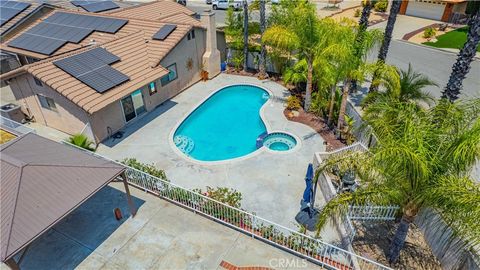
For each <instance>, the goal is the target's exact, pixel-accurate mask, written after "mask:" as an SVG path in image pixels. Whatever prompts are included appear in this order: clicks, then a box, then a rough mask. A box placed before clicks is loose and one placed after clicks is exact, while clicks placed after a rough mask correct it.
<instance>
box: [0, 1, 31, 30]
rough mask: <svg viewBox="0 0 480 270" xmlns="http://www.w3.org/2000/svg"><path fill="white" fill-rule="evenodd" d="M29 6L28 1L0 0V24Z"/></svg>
mask: <svg viewBox="0 0 480 270" xmlns="http://www.w3.org/2000/svg"><path fill="white" fill-rule="evenodd" d="M29 6H30V4H29V3H23V2H16V1H0V8H1V12H0V26H3V25H4V24H5V23H7V22H8V21H10V20H11V19H13V18H14V17H15V16H17V15H18V14H19V13H21V12H23V11H24V10H25V9H27V8H28V7H29Z"/></svg>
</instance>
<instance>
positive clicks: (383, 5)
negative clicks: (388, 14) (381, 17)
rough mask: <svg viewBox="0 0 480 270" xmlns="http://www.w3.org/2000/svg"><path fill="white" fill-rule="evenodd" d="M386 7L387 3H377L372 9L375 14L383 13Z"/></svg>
mask: <svg viewBox="0 0 480 270" xmlns="http://www.w3.org/2000/svg"><path fill="white" fill-rule="evenodd" d="M387 7H388V1H379V2H378V3H376V4H375V6H373V9H374V10H375V11H376V12H385V11H387Z"/></svg>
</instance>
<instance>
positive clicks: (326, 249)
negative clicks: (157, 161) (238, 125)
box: [66, 143, 391, 270]
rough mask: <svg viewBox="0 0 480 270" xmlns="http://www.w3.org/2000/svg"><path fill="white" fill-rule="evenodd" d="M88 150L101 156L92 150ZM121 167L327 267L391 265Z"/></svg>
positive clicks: (133, 178)
mask: <svg viewBox="0 0 480 270" xmlns="http://www.w3.org/2000/svg"><path fill="white" fill-rule="evenodd" d="M66 144H68V143H66ZM69 145H71V144H69ZM72 146H74V145H72ZM74 147H75V146H74ZM82 150H83V149H82ZM89 153H91V154H93V155H96V156H99V157H102V158H105V157H103V156H100V155H98V154H95V153H93V152H89ZM106 159H108V158H106ZM108 160H110V159H108ZM114 162H116V161H114ZM122 165H123V164H122ZM123 166H125V165H123ZM125 167H126V175H127V178H128V183H129V184H130V185H132V186H134V187H137V188H140V189H142V190H144V191H145V192H149V193H152V194H154V195H157V196H159V197H160V198H163V199H165V200H167V201H170V202H172V203H174V204H177V205H180V206H182V207H184V208H187V209H190V210H192V211H194V212H195V213H199V214H202V215H203V216H205V217H208V218H210V219H212V220H215V221H217V222H220V223H222V224H224V225H227V226H229V227H233V228H235V229H236V230H239V231H242V232H243V233H245V234H248V235H250V236H252V237H254V238H257V239H261V240H262V241H265V242H267V243H270V244H271V245H273V246H276V247H279V248H281V249H283V250H286V251H289V252H291V253H293V254H295V255H297V256H301V257H304V258H307V259H309V260H310V261H312V262H314V263H317V264H319V265H322V266H324V267H326V268H328V269H341V270H354V269H362V270H370V269H391V268H389V267H387V266H384V265H382V264H379V263H377V262H374V261H372V260H369V259H367V258H364V257H361V256H358V255H357V254H355V253H352V252H349V251H347V250H344V249H341V248H339V247H336V246H334V245H330V244H328V243H325V242H323V241H321V240H319V239H315V238H312V237H310V236H308V235H305V234H302V233H299V232H296V231H294V230H291V229H289V228H286V227H284V226H282V225H279V224H276V223H274V222H272V221H269V220H266V219H264V218H261V217H258V216H256V215H254V214H251V213H248V212H246V211H244V210H242V209H238V208H235V207H232V206H229V205H227V204H224V203H222V202H219V201H216V200H214V199H211V198H209V197H206V196H204V195H202V194H199V193H196V192H194V191H191V190H188V189H185V188H182V187H180V186H178V185H176V184H173V183H170V182H168V181H165V180H162V179H160V178H158V177H154V176H152V175H149V174H146V173H144V172H142V171H139V170H137V169H134V168H131V167H128V166H125Z"/></svg>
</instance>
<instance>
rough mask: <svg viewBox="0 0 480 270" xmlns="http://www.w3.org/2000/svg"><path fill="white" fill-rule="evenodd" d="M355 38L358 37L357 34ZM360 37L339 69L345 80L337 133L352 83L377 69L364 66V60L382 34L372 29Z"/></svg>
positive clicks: (340, 127) (359, 80)
mask: <svg viewBox="0 0 480 270" xmlns="http://www.w3.org/2000/svg"><path fill="white" fill-rule="evenodd" d="M352 31H354V30H352ZM357 31H361V29H360V28H357ZM356 36H357V37H358V33H357V35H356ZM362 36H363V37H362V39H361V40H360V41H361V43H360V44H358V43H355V45H354V46H353V47H351V50H350V53H349V56H350V57H349V58H348V59H347V60H346V61H344V63H342V65H341V67H340V68H339V70H342V72H343V73H344V74H345V77H344V78H345V79H344V82H343V94H342V103H341V105H340V112H339V115H338V122H337V130H338V131H340V130H342V129H343V125H344V124H345V123H344V120H345V111H346V108H347V99H348V94H349V92H350V88H351V87H352V86H353V83H352V82H357V81H358V82H362V81H363V80H364V79H365V77H366V76H367V74H371V73H372V71H373V70H375V69H377V68H379V67H378V65H377V64H366V63H365V58H366V55H367V53H368V52H369V51H370V49H371V48H373V47H374V46H375V45H376V44H378V43H379V42H380V40H381V38H382V36H383V33H382V32H381V31H379V30H377V29H374V30H370V31H365V32H364V33H363V34H362ZM357 41H358V40H357ZM352 43H353V42H352Z"/></svg>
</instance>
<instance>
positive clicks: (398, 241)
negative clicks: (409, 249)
mask: <svg viewBox="0 0 480 270" xmlns="http://www.w3.org/2000/svg"><path fill="white" fill-rule="evenodd" d="M413 219H414V217H411V216H408V215H405V214H404V215H403V217H402V220H400V224H399V225H398V228H397V230H396V231H395V236H394V237H393V239H392V242H391V243H390V247H389V249H388V254H387V257H388V262H389V263H390V264H394V263H396V262H397V261H398V258H399V257H400V251H401V250H402V249H403V246H404V245H405V239H406V238H407V234H408V228H409V227H410V223H412V222H413Z"/></svg>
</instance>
